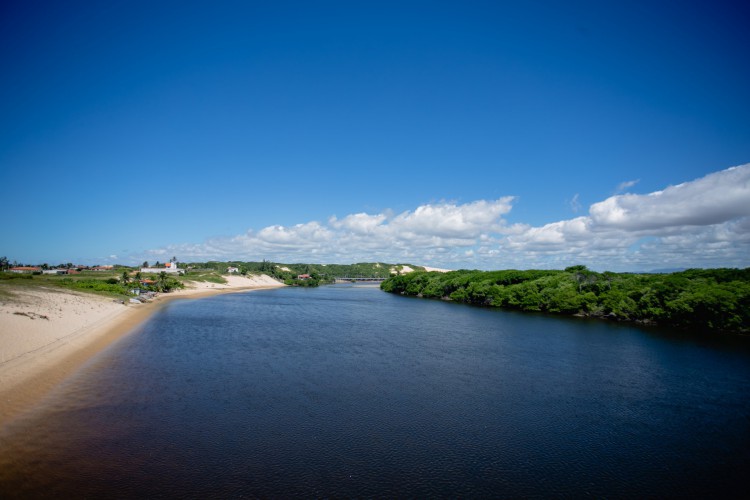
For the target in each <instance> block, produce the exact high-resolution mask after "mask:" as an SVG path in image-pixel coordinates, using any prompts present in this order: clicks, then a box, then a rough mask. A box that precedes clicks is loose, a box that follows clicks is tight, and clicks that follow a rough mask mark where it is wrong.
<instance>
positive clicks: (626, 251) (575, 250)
mask: <svg viewBox="0 0 750 500" xmlns="http://www.w3.org/2000/svg"><path fill="white" fill-rule="evenodd" d="M749 217H750V164H748V165H743V166H739V167H733V168H729V169H727V170H722V171H720V172H715V173H712V174H709V175H707V176H705V177H702V178H700V179H697V180H694V181H691V182H686V183H683V184H679V185H676V186H669V187H667V188H665V189H664V190H662V191H656V192H653V193H649V194H645V195H635V194H623V195H615V196H612V197H610V198H607V199H606V200H604V201H601V202H598V203H594V204H593V205H591V207H590V208H589V215H588V216H584V217H578V218H575V219H572V220H567V221H560V222H554V223H550V224H547V225H545V226H542V227H538V228H530V229H529V230H527V231H525V232H524V233H522V234H518V235H513V236H509V237H508V246H509V247H510V248H513V249H514V250H516V251H518V252H525V251H530V252H539V251H541V250H544V251H546V252H548V253H553V252H554V253H557V254H559V253H564V254H569V255H571V257H576V258H578V259H579V260H588V261H589V262H597V263H600V265H607V264H609V265H610V266H611V265H615V266H617V267H620V268H623V269H628V268H629V267H628V266H635V267H638V268H643V267H645V266H648V265H649V264H648V262H647V261H650V262H651V265H661V264H663V263H664V262H667V261H669V262H670V263H671V264H673V265H678V266H683V267H685V266H692V265H697V264H693V262H701V264H700V265H704V266H709V265H710V266H717V265H718V266H723V265H739V266H742V265H748V264H750V262H749V260H750V259H748V257H746V256H747V255H750V252H748V250H749V249H748V222H747V220H748V218H749ZM641 241H645V243H644V244H643V245H640V246H638V247H637V248H633V249H630V247H632V246H634V245H638V243H639V242H641ZM613 259H614V260H613Z"/></svg>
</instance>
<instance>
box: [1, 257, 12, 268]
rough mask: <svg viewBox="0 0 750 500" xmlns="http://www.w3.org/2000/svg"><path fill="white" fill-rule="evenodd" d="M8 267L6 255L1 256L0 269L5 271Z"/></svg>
mask: <svg viewBox="0 0 750 500" xmlns="http://www.w3.org/2000/svg"><path fill="white" fill-rule="evenodd" d="M8 267H10V262H8V257H6V256H4V255H3V256H2V257H0V271H5V270H6V269H8Z"/></svg>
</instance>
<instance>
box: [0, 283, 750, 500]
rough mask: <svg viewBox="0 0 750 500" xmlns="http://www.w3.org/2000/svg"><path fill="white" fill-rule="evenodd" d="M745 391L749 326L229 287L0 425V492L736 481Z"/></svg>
mask: <svg viewBox="0 0 750 500" xmlns="http://www.w3.org/2000/svg"><path fill="white" fill-rule="evenodd" d="M748 394H750V341H749V339H747V338H742V337H727V338H722V339H715V338H714V339H709V338H697V337H690V338H689V339H685V338H684V335H683V336H681V337H675V336H673V335H670V334H668V333H665V332H654V331H651V332H648V331H643V330H639V329H636V328H633V327H629V326H622V325H616V324H608V323H603V322H590V321H584V320H569V319H560V318H550V317H544V316H539V315H528V314H526V315H524V314H514V313H508V312H502V311H494V310H485V309H477V308H470V307H465V306H459V305H456V304H447V303H443V302H437V301H427V300H418V299H407V298H402V297H395V296H392V295H388V294H385V293H382V292H380V291H379V290H378V289H377V288H372V287H352V286H333V287H323V288H320V289H314V290H306V289H281V290H268V291H258V292H251V293H246V294H236V295H223V296H218V297H213V298H209V299H203V300H197V301H184V302H173V303H172V304H170V305H169V306H168V307H167V308H165V309H164V310H163V311H161V312H160V313H158V314H157V315H156V316H154V317H153V319H152V320H151V321H149V322H148V323H147V324H146V325H144V326H143V327H142V328H141V330H140V331H138V332H137V333H135V334H134V335H131V336H129V337H127V338H125V339H124V340H123V341H122V342H120V343H119V344H118V345H117V346H115V347H113V348H112V349H110V350H108V351H107V352H105V353H103V354H102V355H100V356H99V357H98V358H96V359H95V360H93V361H92V362H91V363H90V364H89V365H88V366H87V367H86V368H85V369H84V370H82V371H81V372H80V373H79V374H78V375H77V376H75V377H74V378H72V379H70V380H68V381H67V382H66V383H64V384H63V385H62V386H61V387H59V389H58V390H57V391H56V392H55V394H54V395H53V396H51V397H50V398H49V399H48V400H47V401H46V402H45V403H44V404H43V405H41V406H40V407H39V408H38V409H37V410H35V411H34V412H32V413H30V414H29V415H28V416H27V417H26V418H25V419H24V420H23V421H20V422H18V423H17V424H15V425H14V426H12V428H10V429H7V430H6V432H5V433H4V434H3V435H2V436H0V496H5V497H9V496H10V497H13V496H15V497H29V496H40V495H42V496H55V497H61V496H71V495H75V496H78V497H80V496H91V497H94V496H101V495H104V496H122V497H140V496H168V497H176V496H192V497H196V496H200V497H205V496H209V497H242V496H251V497H252V496H259V497H289V496H296V497H311V496H329V497H330V496H334V497H350V496H365V497H367V496H379V497H385V496H388V497H392V496H412V497H415V496H444V497H456V496H514V497H515V496H550V495H554V496H563V495H564V496H581V495H590V496H643V495H650V496H695V495H704V496H708V495H715V494H724V495H727V494H733V493H737V491H738V488H739V487H740V486H742V485H743V484H744V474H745V471H746V470H747V465H748V461H749V460H748V459H750V451H749V450H750V446H749V445H750V398H748V397H747V395H748ZM739 491H742V490H739Z"/></svg>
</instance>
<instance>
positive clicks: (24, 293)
mask: <svg viewBox="0 0 750 500" xmlns="http://www.w3.org/2000/svg"><path fill="white" fill-rule="evenodd" d="M226 279H227V283H222V284H219V283H207V282H190V283H188V285H189V288H186V289H184V290H179V291H176V292H173V293H169V294H160V295H159V296H157V297H156V298H155V299H154V300H152V301H151V302H148V303H144V304H135V305H131V304H127V305H125V304H122V303H120V302H119V301H113V300H112V299H109V298H105V297H101V296H97V295H91V294H85V293H79V292H71V291H67V290H58V289H52V288H46V287H23V288H15V289H10V290H8V292H9V293H8V294H7V295H4V296H3V297H2V301H0V426H3V425H5V424H6V423H8V422H9V421H10V420H12V419H13V418H14V417H15V416H17V415H19V414H20V413H22V412H23V411H24V410H26V409H28V408H30V407H31V406H33V405H34V403H36V402H38V401H39V400H40V399H41V398H42V397H44V395H45V394H47V393H48V392H49V391H50V390H52V389H53V388H54V387H55V386H56V385H57V384H59V383H60V382H61V381H63V380H64V379H65V378H67V377H68V376H70V375H71V374H72V373H74V372H75V371H76V370H77V369H78V368H80V366H81V365H83V364H84V363H85V362H86V361H87V360H89V359H90V358H91V357H93V356H94V355H96V354H97V353H99V352H101V351H102V350H104V349H105V348H107V347H108V346H110V345H111V344H113V343H114V342H116V341H117V340H119V339H120V338H122V337H123V336H124V335H126V334H127V333H129V332H132V331H133V330H134V329H135V328H136V327H137V326H138V325H140V324H141V323H143V322H144V321H145V320H146V319H148V318H149V317H150V316H151V315H152V314H153V313H155V312H156V311H158V310H159V308H160V307H163V306H164V305H165V304H167V303H168V302H170V301H172V300H175V299H194V298H200V297H206V296H211V295H217V294H222V293H235V292H242V291H249V290H258V289H267V288H274V287H280V286H284V285H282V284H280V283H278V282H277V281H276V280H274V279H272V278H270V277H268V276H265V275H262V276H254V277H251V278H246V277H243V276H229V277H227V278H226Z"/></svg>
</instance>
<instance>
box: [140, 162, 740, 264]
mask: <svg viewBox="0 0 750 500" xmlns="http://www.w3.org/2000/svg"><path fill="white" fill-rule="evenodd" d="M636 182H637V181H626V182H623V184H621V185H620V186H618V191H617V192H619V191H620V190H623V189H627V188H629V187H632V186H633V185H635V183H636ZM516 201H517V200H516V198H514V197H513V196H506V197H502V198H499V199H496V200H477V201H472V202H468V203H462V204H460V203H455V202H448V201H444V202H439V203H430V204H425V205H421V206H419V207H417V208H415V209H414V210H408V211H405V212H402V213H398V214H394V213H392V212H389V211H385V212H383V213H378V214H368V213H356V214H349V215H346V216H345V217H342V218H338V217H335V216H332V217H330V218H329V219H328V220H327V221H325V222H319V221H308V222H302V223H300V224H296V225H293V226H280V225H273V226H268V227H265V228H263V229H261V230H259V231H257V232H256V231H253V230H248V231H247V232H246V233H244V234H240V235H237V236H234V237H230V238H217V239H209V240H206V241H205V242H203V243H197V244H178V245H170V246H167V247H164V248H158V249H153V250H149V251H148V252H146V253H144V254H142V255H139V256H137V257H135V256H134V258H140V257H143V258H148V259H154V258H159V257H160V256H172V255H178V256H179V258H180V260H182V261H204V260H248V261H253V260H261V259H266V260H271V261H276V262H320V263H334V262H337V263H349V262H363V261H380V262H392V263H400V262H409V263H414V264H421V265H429V266H435V267H447V268H452V269H458V268H478V269H508V268H563V267H566V266H569V265H573V264H585V265H587V266H589V267H591V268H592V269H598V270H612V271H649V270H655V269H671V268H684V267H747V266H749V265H750V163H748V164H745V165H741V166H737V167H732V168H728V169H726V170H722V171H719V172H714V173H711V174H708V175H706V176H704V177H702V178H699V179H695V180H693V181H690V182H685V183H682V184H678V185H674V186H668V187H666V188H664V189H663V190H661V191H656V192H652V193H648V194H631V193H622V194H615V195H613V196H610V197H609V198H607V199H605V200H603V201H600V202H598V203H594V204H592V205H591V206H590V207H589V210H588V215H583V216H579V217H575V218H572V219H566V220H560V221H557V222H552V223H549V224H545V225H543V226H538V227H534V226H530V225H527V224H523V223H510V222H509V221H508V220H507V216H508V214H509V213H510V212H511V210H512V208H513V204H514V203H515V202H516Z"/></svg>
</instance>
